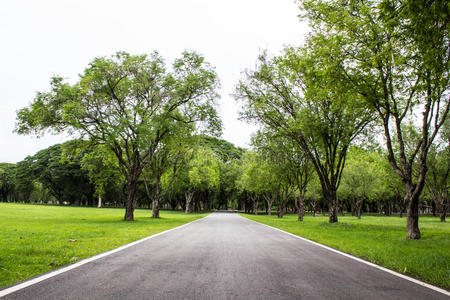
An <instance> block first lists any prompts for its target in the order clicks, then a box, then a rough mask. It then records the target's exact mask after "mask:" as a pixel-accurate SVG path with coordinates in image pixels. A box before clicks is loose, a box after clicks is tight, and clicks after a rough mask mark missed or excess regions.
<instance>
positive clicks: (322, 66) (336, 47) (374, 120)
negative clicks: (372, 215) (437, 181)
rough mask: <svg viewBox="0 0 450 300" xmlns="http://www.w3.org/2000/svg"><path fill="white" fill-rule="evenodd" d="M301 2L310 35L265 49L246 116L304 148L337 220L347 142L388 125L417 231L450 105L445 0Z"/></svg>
mask: <svg viewBox="0 0 450 300" xmlns="http://www.w3.org/2000/svg"><path fill="white" fill-rule="evenodd" d="M299 5H300V8H301V10H302V18H303V19H306V20H308V21H309V22H310V24H311V25H312V26H311V27H312V29H311V33H310V34H309V36H308V37H307V40H306V43H305V45H304V46H302V47H287V48H285V49H284V52H283V54H282V55H280V56H276V57H269V56H268V55H267V54H263V55H261V56H260V58H259V60H258V64H257V66H256V68H255V70H250V71H248V72H247V74H246V76H245V78H244V79H243V80H241V82H240V84H239V85H238V87H237V89H236V97H237V98H238V99H240V100H241V101H242V111H243V112H242V117H243V118H244V119H246V120H249V121H251V122H256V123H258V124H260V125H261V126H262V127H263V128H264V131H265V132H268V133H269V134H270V135H272V136H278V135H280V136H282V137H283V138H286V139H288V140H289V142H288V143H289V144H292V147H295V148H296V149H299V150H301V151H303V153H304V155H305V156H306V157H307V159H308V161H309V162H310V163H311V166H312V168H313V169H314V170H315V173H316V175H317V178H318V180H319V183H320V186H321V189H322V194H323V197H324V199H326V202H327V206H328V209H329V221H330V223H332V222H337V220H338V217H337V214H338V209H339V207H340V206H341V203H340V201H339V198H338V188H339V186H340V184H341V181H342V179H343V172H344V166H345V161H346V156H347V153H348V151H349V149H350V146H351V145H352V144H355V143H356V144H358V142H359V141H358V140H359V139H361V137H362V134H365V136H368V133H370V131H372V130H373V129H374V128H381V129H382V132H383V134H382V136H383V138H384V147H385V149H386V151H387V160H388V161H389V163H390V165H391V167H392V169H393V170H394V172H395V173H396V174H397V176H398V177H399V178H400V180H401V182H402V183H403V188H404V193H405V194H404V202H405V203H406V207H407V209H406V210H407V212H406V213H407V238H410V239H419V238H420V230H419V225H418V224H419V223H418V222H419V197H420V195H421V193H422V191H423V189H424V186H425V183H426V178H427V177H426V174H427V170H428V168H427V161H428V159H427V158H428V153H429V152H430V150H431V147H432V145H433V141H434V140H435V139H436V137H437V136H438V132H439V130H440V128H441V127H442V126H443V125H444V123H445V120H446V118H447V115H448V111H449V105H450V101H449V100H450V99H449V76H448V73H449V68H448V61H449V57H450V40H449V35H448V30H449V25H448V24H449V22H448V21H449V19H450V17H449V11H448V9H449V8H448V5H447V2H446V1H422V0H409V1H390V0H364V1H342V0H300V1H299ZM446 143H447V141H446ZM444 146H445V145H444Z"/></svg>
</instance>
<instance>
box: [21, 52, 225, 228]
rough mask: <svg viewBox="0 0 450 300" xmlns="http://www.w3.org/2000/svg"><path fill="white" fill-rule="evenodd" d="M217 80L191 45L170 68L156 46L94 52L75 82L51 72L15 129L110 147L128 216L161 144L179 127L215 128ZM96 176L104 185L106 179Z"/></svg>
mask: <svg viewBox="0 0 450 300" xmlns="http://www.w3.org/2000/svg"><path fill="white" fill-rule="evenodd" d="M218 85H219V83H218V80H217V76H216V73H215V71H214V69H213V68H212V67H211V66H210V65H209V64H208V63H207V62H205V60H204V58H203V57H202V56H200V55H199V54H196V53H194V52H184V53H183V54H182V55H181V58H178V59H176V60H175V61H174V63H173V65H172V70H167V69H166V67H165V64H164V61H163V59H162V58H161V57H160V56H159V54H158V53H156V52H154V53H152V54H151V55H148V56H147V55H137V56H133V55H130V54H128V53H125V52H118V53H116V54H115V55H113V56H112V57H110V58H106V57H100V58H96V59H94V60H93V61H92V62H91V63H90V64H89V66H88V67H87V68H86V69H85V71H84V72H83V74H81V75H80V79H79V81H78V82H76V83H75V84H73V85H71V84H68V83H65V82H64V80H63V79H62V78H61V77H54V78H53V79H52V82H51V91H50V92H45V93H38V94H37V95H36V97H35V99H34V101H33V103H32V104H31V105H30V107H27V108H24V109H21V110H20V111H19V112H18V114H17V120H18V122H17V126H16V131H17V132H18V133H20V134H30V133H37V134H40V133H43V132H44V131H45V130H47V129H49V130H51V131H54V132H60V131H69V132H71V133H77V134H79V135H80V137H82V138H86V139H88V140H89V141H90V142H91V143H92V144H95V145H104V146H105V147H106V149H108V151H112V153H114V155H115V157H116V160H117V164H118V166H119V167H120V170H121V173H122V175H123V177H124V178H125V180H126V194H127V202H126V203H127V205H126V213H125V218H126V219H127V220H132V219H133V211H134V208H135V206H136V202H137V199H136V198H137V189H138V188H137V185H138V180H139V178H140V176H141V173H142V171H143V169H144V168H145V167H146V166H147V165H149V164H150V162H151V160H152V158H153V155H154V154H155V152H156V151H157V149H158V147H159V144H160V143H161V142H163V141H164V139H166V138H167V137H171V136H176V135H177V134H178V133H180V134H182V135H185V134H186V132H189V133H190V132H193V131H194V130H197V131H199V132H212V133H218V132H220V129H221V123H220V120H219V118H218V116H217V113H216V110H215V100H216V98H217V97H218V95H217V93H216V88H217V87H218ZM196 124H197V125H198V126H197V127H196V126H195V125H196ZM96 183H97V190H99V191H101V186H102V185H104V184H103V183H100V182H99V180H97V181H96Z"/></svg>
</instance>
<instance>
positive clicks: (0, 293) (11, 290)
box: [0, 214, 211, 297]
mask: <svg viewBox="0 0 450 300" xmlns="http://www.w3.org/2000/svg"><path fill="white" fill-rule="evenodd" d="M210 215H211V214H209V215H207V216H206V217H203V218H200V219H198V220H195V221H192V222H189V223H186V224H183V225H180V226H178V227H175V228H172V229H168V230H166V231H162V232H159V233H155V234H154V235H151V236H148V237H145V238H143V239H140V240H137V241H134V242H131V243H129V244H126V245H123V246H121V247H119V248H116V249H113V250H109V251H106V252H103V253H100V254H97V255H94V256H92V257H90V258H86V259H83V260H80V261H79V262H77V263H74V264H72V265H69V266H67V267H63V268H61V269H58V270H55V271H51V272H49V273H47V274H44V275H41V276H38V277H36V278H33V279H30V280H27V281H24V282H22V283H19V284H17V285H14V286H12V287H10V288H6V289H4V290H0V297H4V296H6V295H9V294H11V293H14V292H17V291H19V290H21V289H24V288H26V287H29V286H31V285H33V284H36V283H39V282H41V281H44V280H46V279H49V278H52V277H55V276H57V275H59V274H62V273H64V272H67V271H70V270H73V269H75V268H78V267H80V266H82V265H85V264H87V263H90V262H92V261H94V260H97V259H100V258H103V257H105V256H108V255H111V254H114V253H117V252H119V251H122V250H125V249H127V248H130V247H133V246H135V245H137V244H140V243H142V242H145V241H148V240H150V239H152V238H155V237H157V236H160V235H163V234H166V233H168V232H171V231H174V230H177V229H180V228H183V227H185V226H188V225H190V224H192V223H195V222H198V221H200V220H203V219H205V218H207V217H208V216H210Z"/></svg>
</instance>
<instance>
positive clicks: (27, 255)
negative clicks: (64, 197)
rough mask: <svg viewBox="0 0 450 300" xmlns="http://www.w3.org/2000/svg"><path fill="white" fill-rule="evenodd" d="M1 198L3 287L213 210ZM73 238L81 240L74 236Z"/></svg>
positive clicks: (0, 269) (0, 273)
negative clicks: (130, 214) (155, 213)
mask: <svg viewBox="0 0 450 300" xmlns="http://www.w3.org/2000/svg"><path fill="white" fill-rule="evenodd" d="M124 213H125V210H124V209H115V208H86V207H63V206H44V205H25V204H9V203H0V288H1V287H4V286H7V285H10V284H13V283H15V282H18V281H21V280H24V279H27V278H30V277H32V276H35V275H38V274H41V273H44V272H47V271H50V270H53V269H57V268H59V267H61V266H64V265H67V264H70V263H74V262H76V261H78V260H81V259H83V258H87V257H90V256H92V255H95V254H98V253H101V252H105V251H107V250H110V249H114V248H117V247H119V246H121V245H124V244H127V243H130V242H132V241H135V240H138V239H141V238H143V237H146V236H149V235H152V234H155V233H158V232H161V231H164V230H167V229H170V228H173V227H176V226H179V225H182V224H185V223H188V222H190V221H194V220H196V219H199V218H201V217H204V216H206V215H207V213H205V214H189V215H186V214H184V213H183V212H173V211H161V218H160V219H153V218H151V211H150V210H140V209H138V210H136V211H135V214H134V216H135V221H134V222H125V221H123V216H124ZM70 239H72V240H76V241H69V240H70Z"/></svg>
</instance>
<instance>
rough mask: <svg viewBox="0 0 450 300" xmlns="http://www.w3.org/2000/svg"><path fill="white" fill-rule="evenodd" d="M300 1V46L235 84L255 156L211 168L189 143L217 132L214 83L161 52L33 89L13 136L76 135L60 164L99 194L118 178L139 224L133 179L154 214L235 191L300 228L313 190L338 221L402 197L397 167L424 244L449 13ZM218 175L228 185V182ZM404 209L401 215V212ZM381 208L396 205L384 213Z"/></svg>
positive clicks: (190, 60)
mask: <svg viewBox="0 0 450 300" xmlns="http://www.w3.org/2000/svg"><path fill="white" fill-rule="evenodd" d="M299 5H300V7H301V9H302V18H304V19H307V20H308V21H309V22H310V24H311V25H312V30H311V33H310V34H309V36H308V37H307V40H306V43H305V44H304V45H303V46H302V47H287V48H285V49H284V51H283V53H282V55H279V56H275V57H270V56H269V55H267V54H266V53H263V54H262V55H260V57H259V60H258V63H257V66H256V68H255V69H254V70H249V71H247V73H246V75H245V77H244V78H243V79H242V80H241V81H240V82H239V84H238V85H237V87H236V90H235V97H236V98H237V99H238V100H240V101H241V103H242V118H243V119H245V120H248V121H249V122H254V123H257V124H259V125H260V128H261V130H260V131H259V132H258V134H257V135H256V136H255V137H254V140H253V144H254V147H255V150H254V151H252V152H249V153H246V154H245V155H244V158H243V160H238V162H237V163H233V162H228V161H226V160H224V159H221V160H219V161H220V162H221V163H217V161H216V159H217V157H216V156H217V155H216V154H214V153H216V152H214V151H213V150H211V149H209V148H207V147H206V148H205V147H203V148H195V147H193V146H192V145H194V144H196V142H194V140H195V137H197V136H198V135H199V134H204V133H209V134H213V135H214V134H216V136H217V135H218V134H219V133H220V129H221V122H220V120H219V118H218V115H217V112H216V99H217V97H218V94H217V88H218V85H219V83H218V79H217V75H216V73H215V71H214V68H213V67H212V66H211V65H209V64H208V63H207V62H205V60H204V58H203V57H202V56H200V55H199V54H196V53H194V52H185V53H183V54H182V56H181V57H180V58H179V59H176V60H175V61H174V63H173V64H172V67H171V68H167V67H166V66H165V63H164V61H163V59H162V58H161V57H160V56H159V55H158V54H157V53H153V54H152V55H150V56H147V55H142V56H132V55H129V54H127V53H117V54H116V55H115V56H113V57H111V58H104V57H102V58H96V59H94V60H93V61H92V62H91V64H90V65H89V66H88V68H86V70H85V71H84V73H83V74H82V75H80V80H79V81H78V82H76V83H75V84H68V83H66V82H64V80H63V79H62V78H61V77H54V78H53V79H52V84H51V90H50V91H49V92H43V93H38V94H37V95H36V97H35V99H34V101H33V103H32V104H31V105H30V106H29V107H27V108H24V109H22V110H20V111H19V112H18V116H17V119H18V123H17V127H16V131H17V132H18V133H20V134H30V133H35V134H42V133H44V132H45V131H48V130H50V131H53V132H62V131H68V132H70V133H72V134H76V135H78V137H79V140H78V142H77V143H78V144H79V145H78V146H77V147H74V148H72V149H75V150H71V151H72V152H71V151H68V154H67V155H65V157H69V159H68V161H69V162H70V161H71V160H70V158H72V160H73V159H75V160H76V159H77V157H78V156H79V155H80V153H89V154H87V157H88V158H86V159H84V156H82V157H83V158H80V159H81V161H82V162H81V169H82V170H84V172H87V173H88V175H89V176H90V178H94V179H92V181H91V182H92V183H93V184H94V190H95V193H96V194H98V195H99V196H103V195H104V194H105V188H106V187H107V186H108V184H109V183H110V181H113V182H114V180H115V178H117V180H118V181H119V182H122V184H123V191H124V197H125V201H124V204H125V208H126V211H125V220H133V211H134V209H135V207H137V205H139V199H140V196H139V193H140V189H141V188H140V187H141V182H143V186H144V191H145V193H146V194H147V195H148V198H151V199H152V205H151V206H152V207H153V216H154V217H158V214H159V213H158V208H159V206H160V203H161V202H162V201H164V199H166V198H168V197H169V198H170V197H172V198H173V199H176V198H178V199H181V197H180V195H183V197H184V199H185V201H183V202H184V203H185V206H186V207H185V208H186V209H187V210H188V211H189V210H190V209H209V208H210V207H211V206H210V204H211V202H210V200H209V199H210V198H211V190H212V189H214V188H216V189H217V188H220V189H222V188H223V191H224V192H223V193H219V194H220V195H222V196H220V197H224V198H226V197H232V196H231V195H232V194H233V193H235V191H236V190H238V191H241V193H239V195H240V197H242V198H243V199H245V200H242V201H243V202H242V201H241V202H239V201H238V205H239V203H247V202H248V199H250V201H251V203H252V206H250V205H248V204H246V205H245V209H246V210H248V208H249V207H253V210H254V211H255V212H256V211H257V209H258V207H259V203H260V201H261V199H264V202H263V203H267V205H266V208H267V210H268V212H270V211H271V209H270V208H271V207H272V204H273V203H276V207H277V210H278V214H279V216H282V215H283V213H284V211H285V210H286V209H287V208H289V205H290V204H289V203H293V207H295V210H296V211H297V212H298V213H299V220H301V219H302V217H303V214H304V211H305V208H306V206H307V205H309V206H310V207H309V208H311V207H314V210H316V207H317V206H316V205H315V204H314V205H312V204H311V203H313V202H312V201H310V202H309V204H308V203H307V202H306V199H307V198H308V190H309V191H310V192H311V191H313V190H314V188H311V186H314V184H312V182H315V183H316V184H315V186H319V187H320V189H319V190H320V191H321V197H316V198H317V199H322V200H318V201H319V202H317V203H318V205H319V206H320V210H323V209H327V210H328V215H329V222H331V223H332V222H337V221H338V213H339V210H342V208H343V207H344V206H345V205H346V203H347V204H348V203H350V204H351V203H353V204H354V205H350V206H351V207H352V210H354V211H355V212H356V214H358V213H360V212H361V211H362V210H363V209H364V207H366V205H367V204H369V203H373V202H372V201H371V200H370V199H371V198H373V199H384V200H383V201H385V202H386V201H391V200H390V199H394V198H400V197H399V196H398V195H399V192H398V190H397V192H394V190H395V189H396V187H395V188H394V186H397V184H396V180H386V178H390V179H392V178H394V177H395V176H392V172H393V174H395V175H396V176H397V179H398V181H399V182H401V184H402V187H401V188H400V189H399V190H400V191H402V192H403V197H402V198H403V200H401V201H397V202H398V203H400V202H401V203H403V204H402V205H403V206H404V207H406V215H407V237H408V238H410V239H418V238H420V230H419V226H418V222H419V210H420V207H421V206H420V201H419V199H421V198H420V196H421V195H422V191H423V190H424V187H425V186H426V184H428V186H430V194H432V195H434V196H433V197H434V198H435V199H437V198H439V197H440V198H439V199H441V200H439V201H438V202H436V203H442V204H439V205H440V207H442V206H445V205H444V204H443V203H446V201H447V200H442V199H447V198H448V195H447V194H448V184H447V185H446V187H444V188H443V186H445V184H444V185H443V184H442V182H440V181H442V177H440V175H437V174H438V173H440V172H441V171H440V169H439V170H438V168H436V170H435V171H436V172H435V174H436V176H434V175H433V171H431V172H428V176H427V171H428V170H429V169H430V165H431V161H433V159H435V160H436V161H440V160H441V157H442V156H443V157H444V161H445V162H448V159H447V158H445V155H446V154H445V153H448V152H446V151H447V150H446V149H447V147H448V138H447V136H446V135H445V134H441V136H442V139H441V141H443V144H439V143H434V142H435V141H436V140H437V139H438V138H440V135H439V134H438V133H439V130H440V129H441V127H443V126H446V125H445V124H446V123H445V122H446V119H447V115H448V111H449V105H450V101H449V77H448V60H449V57H450V55H449V54H450V50H449V49H450V47H449V45H450V41H449V36H448V20H449V14H448V5H447V4H446V2H445V1H431V2H430V1H424V0H408V1H391V0H364V1H342V0H314V1H312V0H311V1H309V0H301V1H299ZM379 129H381V132H382V133H381V134H377V132H378V131H379ZM381 139H383V140H384V145H383V149H384V150H379V151H378V150H377V151H375V150H373V149H372V150H371V149H369V147H368V145H369V144H370V143H369V142H368V141H373V140H381ZM433 143H434V144H433ZM433 145H434V146H433ZM352 147H357V148H352ZM433 147H434V148H433ZM208 149H209V150H208ZM358 149H359V150H358ZM367 151H369V152H367ZM349 152H352V155H351V157H353V159H354V160H350V159H349V158H348V157H347V156H348V155H349ZM431 153H435V155H432V154H431ZM358 157H360V158H359V160H358ZM380 158H385V159H386V162H387V163H388V164H389V165H390V167H391V171H388V170H387V169H388V168H386V167H385V164H383V163H381V162H380ZM347 161H348V165H349V171H348V172H346V171H345V168H344V167H345V165H346V162H347ZM200 162H202V163H200ZM84 163H85V164H86V165H87V166H86V167H83V164H84ZM234 164H238V165H239V164H240V165H241V166H239V167H238V166H235V165H234ZM221 166H222V167H221ZM223 166H226V167H223ZM362 166H363V167H364V168H365V169H366V171H367V172H366V171H365V170H362ZM374 166H376V167H374ZM436 166H439V163H437V164H436ZM221 168H222V169H221ZM352 169H353V173H352V172H351V171H352ZM358 169H359V170H358ZM217 170H219V171H217ZM220 170H221V171H220ZM312 171H313V172H312ZM430 173H431V175H430ZM239 174H240V175H239ZM233 176H234V177H236V176H237V177H236V178H240V179H239V180H234V181H233V180H232V177H233ZM433 176H434V177H433ZM221 177H222V179H223V178H225V177H230V180H229V185H227V184H223V183H221ZM444 177H445V176H444ZM110 178H113V179H110ZM374 178H376V180H375V179H374ZM446 180H447V179H446ZM352 182H353V183H352ZM376 182H378V184H377V185H378V186H374V183H376ZM445 182H447V181H445ZM344 183H345V184H344ZM368 183H370V184H368ZM385 185H386V186H385ZM390 185H392V187H389V188H387V187H388V186H390ZM226 186H228V187H226ZM308 186H310V188H309V189H308ZM180 187H182V188H180ZM316 190H317V189H316ZM386 191H387V192H386ZM227 193H229V194H227ZM382 193H385V194H382ZM374 194H376V195H377V196H373V195H374ZM150 195H151V197H150ZM225 195H227V196H225ZM393 195H396V196H393ZM220 197H219V198H220ZM238 198H239V197H238ZM313 198H314V197H311V196H310V197H309V199H313ZM422 198H423V197H422ZM196 199H200V200H196ZM173 201H175V200H173ZM221 201H222V200H221ZM392 201H393V200H392ZM397 202H396V203H397ZM398 203H397V206H396V208H398V207H402V206H401V204H398ZM439 205H438V206H439ZM384 206H385V207H390V208H389V209H388V210H389V211H390V210H391V207H392V205H391V204H389V205H388V204H387V203H385V205H384ZM241 208H242V207H241ZM371 209H372V210H373V208H371ZM385 211H386V209H385Z"/></svg>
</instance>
